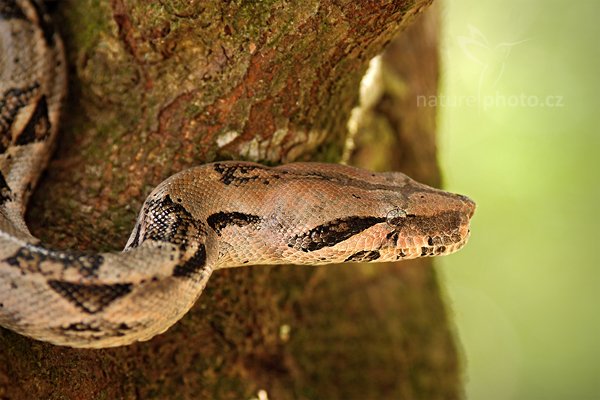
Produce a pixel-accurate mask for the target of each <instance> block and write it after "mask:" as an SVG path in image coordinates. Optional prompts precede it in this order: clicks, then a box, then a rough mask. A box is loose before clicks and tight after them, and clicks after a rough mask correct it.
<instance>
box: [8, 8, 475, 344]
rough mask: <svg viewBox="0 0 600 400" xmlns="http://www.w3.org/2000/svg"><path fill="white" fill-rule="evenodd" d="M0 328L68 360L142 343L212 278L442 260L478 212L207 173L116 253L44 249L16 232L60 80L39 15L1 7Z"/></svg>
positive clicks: (311, 173) (47, 143)
mask: <svg viewBox="0 0 600 400" xmlns="http://www.w3.org/2000/svg"><path fill="white" fill-rule="evenodd" d="M0 47H1V54H2V57H1V59H0V153H1V154H0V325H1V326H3V327H5V328H8V329H11V330H13V331H15V332H18V333H20V334H23V335H26V336H29V337H32V338H35V339H38V340H44V341H48V342H51V343H54V344H57V345H66V346H72V347H92V348H99V347H111V346H119V345H125V344H129V343H132V342H135V341H138V340H148V339H150V338H151V337H153V336H155V335H157V334H160V333H162V332H164V331H165V330H166V329H168V328H169V327H170V326H171V325H173V324H174V323H175V322H176V321H177V320H179V319H180V318H181V317H182V316H183V315H184V314H185V313H186V312H187V311H188V310H189V309H190V307H191V306H192V305H193V304H194V302H195V301H196V299H198V297H199V296H200V294H201V293H202V290H203V289H204V287H205V285H206V282H207V280H208V278H209V277H210V275H211V273H212V272H213V271H214V270H216V269H219V268H227V267H237V266H244V265H255V264H329V263H341V262H352V261H354V262H371V261H377V262H379V261H396V260H402V259H410V258H416V257H423V256H434V255H443V254H449V253H452V252H454V251H456V250H458V249H460V248H461V247H462V246H463V245H464V244H465V242H466V240H467V238H468V235H469V220H470V218H471V216H472V215H473V212H474V209H475V204H474V203H473V202H472V201H471V200H469V199H468V198H467V197H465V196H461V195H456V194H451V193H447V192H444V191H441V190H437V189H434V188H431V187H428V186H426V185H423V184H420V183H417V182H415V181H414V180H412V179H410V178H409V177H407V176H405V175H403V174H401V173H398V172H387V173H371V172H368V171H364V170H360V169H357V168H352V167H346V166H341V165H333V164H318V163H293V164H288V165H283V166H279V167H276V168H269V167H266V166H262V165H260V164H255V163H249V162H216V163H212V164H207V165H203V166H200V167H196V168H191V169H188V170H186V171H183V172H180V173H178V174H176V175H174V176H171V177H170V178H168V179H167V180H165V181H164V182H163V183H161V184H160V185H159V186H158V187H156V188H155V189H154V190H153V191H152V193H151V194H150V195H149V197H148V198H147V199H146V201H145V203H144V204H143V206H142V209H141V212H140V214H139V217H138V219H137V222H136V224H135V228H134V230H133V233H132V234H131V237H130V238H129V241H128V242H127V245H126V247H125V249H124V251H123V252H109V253H101V254H88V253H81V252H76V251H58V250H52V249H50V248H48V247H46V246H44V245H43V244H41V243H40V242H39V240H38V239H36V238H35V237H33V236H32V235H31V233H30V232H29V230H28V229H27V226H26V225H25V222H24V217H23V214H24V211H25V206H26V204H27V200H28V198H29V195H30V193H31V191H32V188H33V187H34V185H35V183H36V181H37V179H38V177H39V175H40V173H41V171H42V170H43V168H44V166H45V164H46V162H47V161H48V158H49V156H50V152H51V148H52V144H53V142H54V141H55V138H56V135H57V125H58V119H59V112H60V107H61V102H62V100H63V97H64V96H65V91H66V89H65V87H66V72H65V71H66V68H65V59H64V55H63V45H62V42H61V40H60V38H59V37H58V35H57V34H56V33H55V31H54V30H53V29H52V26H51V24H50V22H49V21H48V17H47V16H46V14H45V13H44V12H43V10H42V9H41V6H40V5H39V4H38V3H36V2H35V1H31V0H2V2H0Z"/></svg>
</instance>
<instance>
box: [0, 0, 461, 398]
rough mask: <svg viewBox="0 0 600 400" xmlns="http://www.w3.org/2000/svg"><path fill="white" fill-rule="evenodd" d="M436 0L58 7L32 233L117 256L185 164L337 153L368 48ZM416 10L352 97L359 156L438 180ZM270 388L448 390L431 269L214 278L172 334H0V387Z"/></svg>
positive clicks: (450, 364) (455, 374)
mask: <svg viewBox="0 0 600 400" xmlns="http://www.w3.org/2000/svg"><path fill="white" fill-rule="evenodd" d="M429 3H430V1H428V0H422V1H416V0H415V1H392V2H391V1H383V0H382V1H377V2H354V1H327V0H312V1H306V2H298V3H297V4H292V3H275V2H269V1H262V2H241V1H224V2H223V1H200V0H191V1H182V0H160V1H143V0H111V1H98V0H83V1H75V0H63V1H62V2H61V3H60V5H59V7H58V9H57V10H56V15H55V20H57V21H58V22H59V26H60V28H61V32H62V35H63V37H64V39H65V42H66V45H67V50H68V58H69V65H70V66H71V70H70V97H69V101H68V104H67V106H66V107H65V112H64V117H63V126H62V133H61V138H60V140H59V143H58V148H57V152H56V155H55V157H54V159H53V161H52V162H51V164H50V166H49V168H48V172H47V174H46V175H45V176H44V178H43V179H42V182H41V183H40V185H39V187H38V189H37V191H36V193H35V195H34V197H33V199H32V202H31V204H30V206H29V209H30V210H31V211H30V213H29V215H28V221H29V226H30V227H31V228H32V231H33V233H34V234H35V235H36V236H38V237H40V238H42V240H43V241H44V242H46V243H49V244H52V245H54V246H56V247H59V248H67V247H69V248H81V249H86V250H102V251H105V250H115V249H118V248H121V247H122V246H123V245H124V243H125V241H126V239H127V237H128V235H129V232H130V231H131V229H132V227H133V224H134V221H135V218H136V217H137V212H138V210H139V207H140V205H141V203H142V202H143V200H144V199H145V197H146V195H147V194H148V193H149V192H150V190H151V189H152V188H153V187H154V186H155V185H157V184H158V183H159V182H160V181H162V180H163V179H164V178H166V177H167V176H169V175H171V174H172V173H174V172H176V171H179V170H181V169H183V168H186V167H190V166H193V165H198V164H202V163H205V162H210V161H213V160H216V159H228V158H233V159H246V160H252V161H260V162H265V163H273V164H276V163H282V162H291V161H295V160H318V161H330V162H336V161H339V160H340V158H341V156H342V154H343V152H344V144H345V142H346V138H347V128H346V126H347V121H348V119H349V117H350V115H351V114H352V110H353V108H354V107H355V106H356V105H357V104H358V93H359V92H358V88H359V83H360V80H361V78H362V76H363V74H364V72H365V71H366V68H367V66H368V63H369V60H370V59H371V58H372V57H374V56H375V55H377V54H379V53H381V51H382V50H383V49H384V47H385V45H386V44H387V43H388V42H390V41H391V40H392V39H393V38H394V36H395V35H396V34H398V33H399V32H400V31H401V30H402V29H403V28H405V27H406V26H408V25H409V23H410V22H411V21H412V20H413V17H414V16H416V15H417V14H419V13H420V12H421V11H422V10H424V9H425V8H426V6H427V5H428V4H429ZM416 20H417V23H416V24H415V25H414V26H412V27H411V29H410V30H409V31H407V32H405V33H404V34H402V35H401V36H400V38H399V39H398V40H395V41H394V42H393V43H392V45H391V46H390V47H389V48H388V50H387V52H386V54H385V55H384V56H383V58H382V60H383V61H382V66H383V67H382V70H381V72H382V77H384V79H383V80H382V81H381V82H380V83H381V86H380V87H379V89H378V90H380V92H379V94H380V96H378V97H377V99H376V101H375V102H373V103H372V104H369V105H364V104H363V107H362V108H359V109H355V113H356V112H357V111H356V110H360V111H359V113H358V115H359V117H360V118H359V119H358V120H357V122H356V124H357V127H358V128H356V132H357V133H356V132H355V133H356V135H355V137H354V142H355V144H356V146H357V150H356V151H355V152H354V153H353V156H352V159H353V160H355V163H358V164H363V165H365V164H366V162H367V161H366V159H367V158H369V159H371V161H372V157H370V156H368V155H369V154H373V153H375V154H377V155H380V156H381V157H380V158H378V159H377V160H376V165H378V166H381V167H385V168H390V167H401V169H402V170H403V171H405V172H408V173H412V174H413V176H414V177H415V178H417V179H420V180H422V181H425V182H428V183H433V184H436V183H438V182H439V175H438V172H437V167H436V161H435V141H434V137H435V136H434V127H435V124H434V115H433V110H432V109H418V108H417V107H416V100H415V98H416V95H417V94H424V95H429V94H435V92H436V85H437V42H436V40H437V29H436V27H437V21H436V19H435V14H432V13H430V12H428V13H427V15H426V16H425V17H419V18H417V19H416ZM382 126H383V127H384V128H385V129H383V130H380V129H379V128H381V127H382ZM374 127H376V128H377V129H374ZM365 132H366V133H365ZM373 132H384V134H385V135H387V136H385V140H387V142H385V143H388V144H389V145H388V146H386V147H385V151H384V150H382V148H377V147H374V148H373V147H370V144H369V143H372V140H371V142H369V141H368V140H367V138H368V137H369V135H373ZM376 140H377V141H381V140H382V139H381V138H376ZM389 149H394V150H393V151H392V152H390V153H388V152H387V151H388V150H389ZM390 155H393V156H391V157H390ZM398 155H401V157H398ZM265 395H267V396H269V398H270V399H282V398H392V397H394V398H407V399H408V398H428V399H435V398H456V397H459V395H460V378H459V371H458V367H457V356H456V350H455V347H454V344H453V340H452V335H451V334H450V330H449V328H448V321H447V319H446V316H445V310H444V306H443V303H442V301H441V300H440V295H439V291H438V287H437V283H436V278H435V275H434V273H433V270H432V268H431V264H430V263H429V262H427V261H425V260H419V261H418V262H412V263H411V262H403V263H402V264H399V265H380V264H374V265H363V266H361V265H343V266H330V267H319V268H306V267H289V266H282V267H252V268H241V269H233V270H222V271H217V272H215V273H214V274H213V276H212V278H211V279H210V281H209V283H208V287H207V289H206V290H205V292H204V294H203V295H202V296H201V298H200V300H199V301H198V304H196V306H195V307H194V308H193V309H192V310H191V311H190V312H189V313H188V314H187V315H186V316H185V317H184V318H183V319H182V320H181V321H180V322H179V323H177V324H176V325H175V326H174V327H173V328H171V329H170V330H169V331H168V332H166V333H165V334H163V335H160V336H158V337H156V338H154V339H152V340H151V341H149V342H144V343H138V344H134V345H132V346H128V347H122V348H115V349H106V350H76V349H70V348H61V347H55V346H52V345H49V344H45V343H40V342H36V341H33V340H29V339H27V338H24V337H22V336H19V335H17V334H14V333H12V332H9V331H7V330H4V329H0V398H10V399H29V398H50V397H52V398H74V399H75V398H143V399H147V398H161V399H164V398H223V399H248V398H252V397H261V396H263V398H264V396H265Z"/></svg>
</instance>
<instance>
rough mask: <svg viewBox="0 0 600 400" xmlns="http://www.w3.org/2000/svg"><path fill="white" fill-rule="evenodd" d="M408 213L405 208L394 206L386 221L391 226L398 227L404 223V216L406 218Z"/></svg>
mask: <svg viewBox="0 0 600 400" xmlns="http://www.w3.org/2000/svg"><path fill="white" fill-rule="evenodd" d="M406 215H407V213H406V211H404V210H403V209H401V208H394V209H393V210H391V211H389V212H388V213H387V214H386V216H385V221H386V222H387V224H388V225H389V226H390V227H392V228H396V227H398V226H400V225H402V221H403V220H404V218H406Z"/></svg>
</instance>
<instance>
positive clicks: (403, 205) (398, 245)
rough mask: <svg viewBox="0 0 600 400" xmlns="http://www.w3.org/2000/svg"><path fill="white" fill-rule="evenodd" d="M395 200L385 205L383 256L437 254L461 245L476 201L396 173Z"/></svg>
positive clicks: (468, 232) (446, 252) (442, 253)
mask: <svg viewBox="0 0 600 400" xmlns="http://www.w3.org/2000/svg"><path fill="white" fill-rule="evenodd" d="M391 175H393V179H395V180H398V181H401V183H400V184H399V188H398V190H397V193H398V195H399V197H398V199H397V203H396V204H389V203H388V205H387V208H388V210H387V211H386V210H385V209H384V210H382V211H386V214H385V220H386V225H387V227H386V228H387V233H386V234H385V241H384V242H383V244H382V245H381V249H380V253H381V257H382V258H386V259H402V258H407V259H408V258H416V257H425V256H438V255H447V254H451V253H454V252H455V251H457V250H459V249H461V248H462V247H463V246H464V245H465V244H466V242H467V240H468V238H469V235H470V228H469V225H470V220H471V217H472V216H473V214H474V212H475V208H476V205H475V202H473V200H471V199H470V198H468V197H467V196H463V195H460V194H455V193H450V192H445V191H443V190H439V189H435V188H432V187H430V186H427V185H424V184H421V183H419V182H416V181H414V180H413V179H411V178H409V177H407V176H405V175H403V174H399V173H391Z"/></svg>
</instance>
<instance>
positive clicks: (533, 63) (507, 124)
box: [437, 0, 600, 400]
mask: <svg viewBox="0 0 600 400" xmlns="http://www.w3.org/2000/svg"><path fill="white" fill-rule="evenodd" d="M442 8H443V11H442V15H443V19H442V20H443V25H444V27H443V34H442V38H443V43H442V46H441V51H442V59H443V68H442V90H441V95H442V96H441V97H440V98H439V99H438V106H439V133H440V134H439V146H440V149H439V152H440V159H441V164H442V170H443V171H444V173H445V184H446V187H447V188H449V189H451V190H454V191H457V192H460V193H464V194H468V195H469V196H471V197H472V198H473V199H474V200H476V201H477V203H478V210H477V212H476V214H475V219H474V222H473V227H472V237H471V241H470V243H469V245H468V246H467V247H466V248H465V249H464V250H463V251H461V252H460V253H458V254H456V255H452V256H450V257H445V258H443V259H441V260H439V261H438V264H437V265H438V270H439V272H440V274H441V275H442V279H443V281H444V287H445V288H446V289H445V290H446V292H447V297H448V299H449V301H448V304H450V307H451V308H452V313H454V318H455V323H456V329H457V332H458V336H459V338H460V342H461V346H462V353H463V361H464V365H465V366H466V370H465V375H466V376H465V378H466V379H465V381H466V384H467V385H466V392H467V396H468V398H469V399H476V400H478V399H485V400H493V399H503V400H504V399H534V400H535V399H600V310H599V308H600V272H599V270H600V256H599V255H598V253H599V251H598V249H597V248H598V247H599V245H598V240H599V237H598V233H599V231H600V218H599V213H600V211H599V209H598V208H599V207H598V206H599V205H600V182H599V181H600V180H599V176H600V132H599V128H600V110H599V107H598V106H599V105H600V101H599V100H598V97H599V95H600V93H599V89H600V23H599V22H598V19H599V17H600V1H577V2H567V1H556V0H555V1H541V0H535V1H528V2H521V1H516V0H511V1H489V2H478V1H474V0H473V1H471V0H460V1H459V0H455V1H452V2H450V1H446V2H445V3H444V4H443V7H442Z"/></svg>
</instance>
